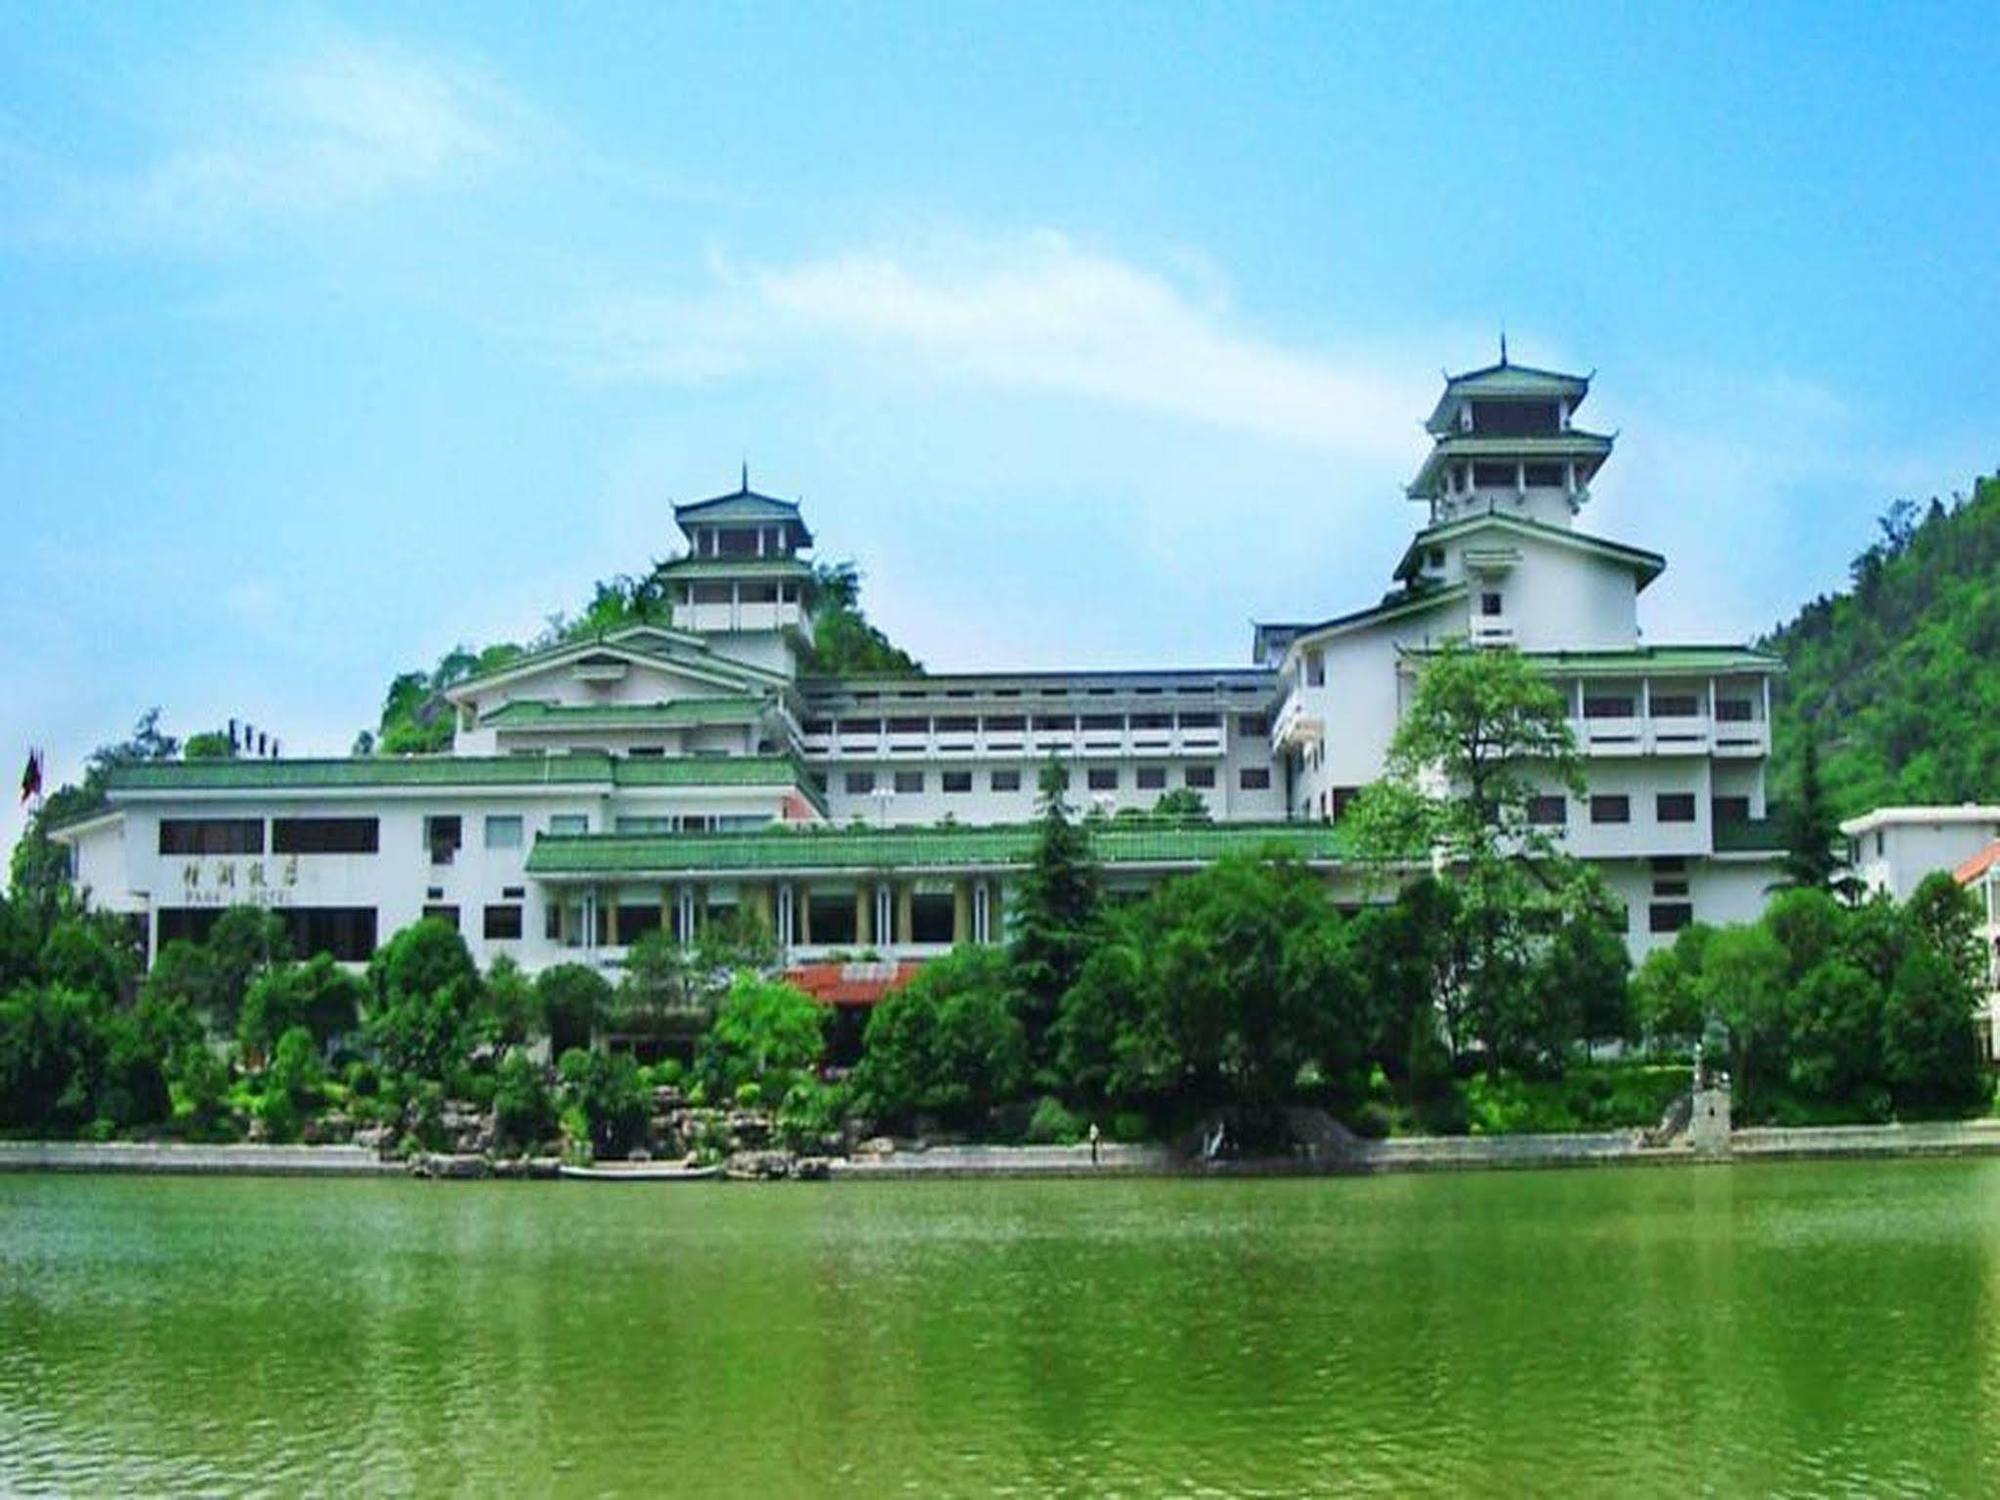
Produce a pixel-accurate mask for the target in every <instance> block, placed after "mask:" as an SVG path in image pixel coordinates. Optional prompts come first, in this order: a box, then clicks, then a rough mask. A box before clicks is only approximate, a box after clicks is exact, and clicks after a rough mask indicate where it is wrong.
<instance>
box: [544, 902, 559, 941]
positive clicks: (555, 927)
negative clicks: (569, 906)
mask: <svg viewBox="0 0 2000 1500" xmlns="http://www.w3.org/2000/svg"><path fill="white" fill-rule="evenodd" d="M542 936H543V937H545V938H547V939H548V940H549V941H550V942H552V943H560V942H561V941H562V908H561V907H560V906H558V905H556V904H555V902H553V901H551V902H550V903H549V904H548V905H547V906H545V907H543V908H542Z"/></svg>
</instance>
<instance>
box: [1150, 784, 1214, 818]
mask: <svg viewBox="0 0 2000 1500" xmlns="http://www.w3.org/2000/svg"><path fill="white" fill-rule="evenodd" d="M1153 816H1154V817H1156V818H1179V819H1183V820H1185V821H1187V822H1193V823H1206V822H1207V821H1208V820H1209V811H1208V799H1207V798H1205V797H1203V796H1202V794H1201V793H1200V792H1198V791H1196V790H1195V789H1194V788H1193V787H1191V786H1177V787H1175V788H1174V789H1173V790H1172V791H1170V792H1162V793H1160V795H1159V798H1158V800H1156V801H1155V802H1154V803H1153Z"/></svg>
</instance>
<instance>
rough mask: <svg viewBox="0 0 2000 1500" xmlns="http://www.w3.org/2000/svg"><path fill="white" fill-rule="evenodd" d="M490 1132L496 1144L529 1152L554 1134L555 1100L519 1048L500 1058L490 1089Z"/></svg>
mask: <svg viewBox="0 0 2000 1500" xmlns="http://www.w3.org/2000/svg"><path fill="white" fill-rule="evenodd" d="M493 1130H494V1135H495V1136H496V1138H497V1139H498V1141H499V1143H500V1144H501V1145H502V1146H505V1147H511V1148H513V1149H515V1150H519V1151H531V1150H533V1149H534V1148H535V1147H536V1146H539V1145H540V1144H541V1143H542V1142H544V1141H546V1140H548V1139H550V1138H551V1137H553V1136H554V1135H555V1133H556V1109H555V1101H554V1099H553V1098H552V1097H551V1096H550V1094H549V1086H548V1081H547V1079H545V1078H544V1077H543V1075H542V1069H541V1068H540V1067H539V1066H538V1065H537V1064H536V1063H535V1060H534V1059H533V1058H531V1057H529V1056H528V1054H527V1053H526V1052H525V1051H523V1050H522V1049H521V1048H519V1047H510V1048H508V1049H507V1054H506V1056H504V1057H502V1058H501V1059H500V1067H499V1069H498V1070H497V1073H496V1075H495V1079H494V1087H493Z"/></svg>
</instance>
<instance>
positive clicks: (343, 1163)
mask: <svg viewBox="0 0 2000 1500" xmlns="http://www.w3.org/2000/svg"><path fill="white" fill-rule="evenodd" d="M404 1170H405V1168H404V1165H403V1163H401V1162H399V1161H384V1160H383V1159H382V1158H381V1156H379V1155H378V1154H377V1153H375V1152H373V1151H371V1150H369V1149H367V1148H366V1147H364V1146H247V1145H246V1146H236V1145H231V1146H187V1145H180V1144H178V1143H168V1142H154V1141H0V1172H137V1173H152V1174H156V1175H165V1176H194V1175H200V1176H208V1177H308V1176H312V1177H379V1176H382V1175H383V1174H385V1173H398V1172H402V1171H404Z"/></svg>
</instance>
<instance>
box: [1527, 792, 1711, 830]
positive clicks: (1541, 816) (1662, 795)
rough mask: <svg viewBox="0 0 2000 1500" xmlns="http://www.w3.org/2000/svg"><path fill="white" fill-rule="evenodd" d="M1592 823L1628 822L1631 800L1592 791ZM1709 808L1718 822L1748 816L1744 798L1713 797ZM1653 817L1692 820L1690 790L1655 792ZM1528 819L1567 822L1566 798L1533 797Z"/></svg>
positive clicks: (1554, 824)
mask: <svg viewBox="0 0 2000 1500" xmlns="http://www.w3.org/2000/svg"><path fill="white" fill-rule="evenodd" d="M1588 802H1589V807H1590V821H1591V822H1593V823H1629V822H1631V821H1632V799H1631V797H1630V796H1628V795H1626V794H1625V793H1623V792H1596V793H1593V794H1592V795H1591V796H1590V798H1589V799H1588ZM1709 811H1710V814H1711V816H1712V817H1713V818H1714V820H1715V821H1716V822H1718V823H1741V822H1747V821H1749V818H1750V799H1749V798H1748V797H1716V798H1713V799H1711V801H1710V803H1709ZM1653 817H1654V819H1655V821H1657V822H1661V823H1692V822H1693V821H1694V820H1695V796H1694V793H1693V792H1659V793H1656V794H1655V795H1654V797H1653ZM1528 821H1529V822H1530V823H1533V824H1536V825H1538V826H1540V827H1544V828H1547V827H1560V826H1561V825H1563V824H1565V823H1567V822H1569V798H1567V797H1565V796H1563V795H1562V794H1561V793H1560V792H1556V793H1551V794H1549V795H1547V796H1541V797H1533V798H1530V799H1529V801H1528Z"/></svg>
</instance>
